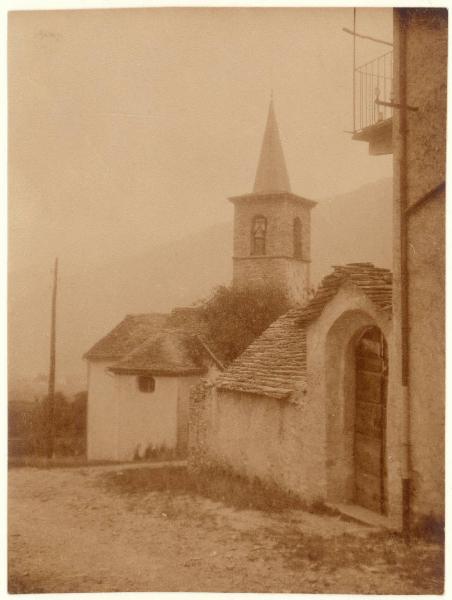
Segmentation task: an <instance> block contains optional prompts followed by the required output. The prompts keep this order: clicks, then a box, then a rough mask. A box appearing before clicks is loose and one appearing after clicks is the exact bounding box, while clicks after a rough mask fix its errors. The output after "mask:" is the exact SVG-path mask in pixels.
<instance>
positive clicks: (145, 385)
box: [138, 375, 155, 394]
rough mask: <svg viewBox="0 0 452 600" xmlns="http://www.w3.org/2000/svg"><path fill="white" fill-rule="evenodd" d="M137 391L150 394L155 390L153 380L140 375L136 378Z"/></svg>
mask: <svg viewBox="0 0 452 600" xmlns="http://www.w3.org/2000/svg"><path fill="white" fill-rule="evenodd" d="M138 389H139V390H140V392H145V393H146V394H150V393H151V392H153V391H154V390H155V379H154V378H153V377H149V376H148V375H140V376H139V377H138Z"/></svg>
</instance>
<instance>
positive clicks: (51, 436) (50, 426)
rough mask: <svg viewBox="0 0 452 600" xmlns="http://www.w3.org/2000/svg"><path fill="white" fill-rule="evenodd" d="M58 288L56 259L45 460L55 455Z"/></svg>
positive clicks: (56, 260) (56, 261)
mask: <svg viewBox="0 0 452 600" xmlns="http://www.w3.org/2000/svg"><path fill="white" fill-rule="evenodd" d="M57 286H58V258H56V259H55V267H54V273H53V293H52V313H51V324H50V369H49V391H48V396H47V416H48V419H47V458H53V456H54V453H55V362H56V361H55V358H56V357H55V339H56V300H57Z"/></svg>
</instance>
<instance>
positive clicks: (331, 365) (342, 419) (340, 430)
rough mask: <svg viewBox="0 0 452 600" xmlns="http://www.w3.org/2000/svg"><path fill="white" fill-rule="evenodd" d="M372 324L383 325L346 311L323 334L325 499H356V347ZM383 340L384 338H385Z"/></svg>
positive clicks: (363, 312) (343, 501) (364, 315)
mask: <svg viewBox="0 0 452 600" xmlns="http://www.w3.org/2000/svg"><path fill="white" fill-rule="evenodd" d="M371 327H377V328H378V329H379V330H380V331H381V333H382V334H383V338H384V331H383V328H382V327H380V324H379V323H378V322H377V321H376V319H375V318H374V317H373V316H372V315H371V314H369V313H368V312H366V311H364V310H361V309H357V310H349V311H346V312H344V313H343V314H342V315H341V316H339V317H338V318H337V319H336V320H335V322H334V323H333V324H332V325H331V327H330V328H329V330H328V333H327V336H326V348H325V350H326V352H325V358H326V373H325V375H326V477H327V481H326V482H327V499H328V501H329V502H334V503H353V502H354V501H355V457H354V443H355V408H356V388H355V383H356V370H355V362H356V361H355V349H356V345H357V342H358V340H360V339H361V337H362V336H363V334H364V333H365V332H366V331H367V330H368V329H369V328H371ZM385 343H387V342H386V339H385Z"/></svg>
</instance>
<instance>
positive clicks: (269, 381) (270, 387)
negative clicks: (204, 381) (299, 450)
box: [216, 263, 392, 400]
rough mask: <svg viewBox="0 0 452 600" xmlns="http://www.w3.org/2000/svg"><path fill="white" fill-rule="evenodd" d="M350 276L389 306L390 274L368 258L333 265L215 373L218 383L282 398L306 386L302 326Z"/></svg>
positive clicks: (388, 308) (380, 303) (374, 299)
mask: <svg viewBox="0 0 452 600" xmlns="http://www.w3.org/2000/svg"><path fill="white" fill-rule="evenodd" d="M346 281H351V282H352V283H353V284H354V285H356V286H357V287H358V288H359V289H361V290H362V291H363V292H364V293H365V294H366V295H367V296H368V297H369V298H370V299H371V300H372V302H374V303H375V304H376V306H377V308H378V309H379V310H382V311H387V312H391V310H392V274H391V272H390V271H389V270H388V269H380V268H378V267H374V265H372V264H371V263H353V264H348V265H345V266H337V267H333V272H332V273H330V274H329V275H327V276H326V277H324V279H323V280H322V282H321V284H320V286H319V288H318V290H317V292H316V294H315V295H314V297H313V298H312V299H311V300H310V301H308V302H307V303H306V304H304V305H303V306H298V307H295V308H293V309H291V310H289V312H287V313H286V314H285V315H283V316H281V317H279V319H277V320H276V321H275V322H274V323H272V324H271V325H270V327H268V329H266V330H265V331H264V333H263V334H262V335H261V336H260V337H258V338H257V339H256V340H255V341H254V342H253V343H252V344H251V345H250V346H248V348H247V349H246V350H245V351H244V352H243V353H242V354H241V355H240V356H239V357H238V358H237V359H236V360H235V361H234V362H233V363H232V364H231V365H230V367H229V368H228V369H226V370H225V371H224V372H223V373H221V375H220V376H219V377H218V379H217V381H216V386H217V387H218V388H220V389H228V390H234V391H238V392H245V393H249V394H258V395H262V396H269V397H271V398H276V399H278V400H279V399H284V398H287V397H288V396H290V394H291V393H292V392H293V391H294V390H295V389H305V388H306V353H307V348H306V330H307V328H308V326H309V324H310V323H312V322H313V321H315V320H316V319H317V318H318V317H319V316H320V314H321V313H322V311H323V309H324V308H325V306H326V305H327V304H328V302H330V301H331V300H332V298H333V297H334V296H335V294H336V293H337V292H338V291H339V289H340V287H341V286H342V284H343V283H345V282H346Z"/></svg>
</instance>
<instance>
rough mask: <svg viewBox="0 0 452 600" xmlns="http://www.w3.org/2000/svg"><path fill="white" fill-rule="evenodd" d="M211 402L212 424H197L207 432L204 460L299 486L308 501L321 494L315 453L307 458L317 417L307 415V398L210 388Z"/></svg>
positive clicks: (208, 416) (289, 486) (209, 419)
mask: <svg viewBox="0 0 452 600" xmlns="http://www.w3.org/2000/svg"><path fill="white" fill-rule="evenodd" d="M302 396H303V394H301V393H300V397H302ZM206 402H207V404H208V406H207V408H206V409H205V410H204V415H203V418H204V419H205V420H207V424H206V423H203V424H199V423H198V424H197V426H199V425H201V427H202V428H203V431H204V435H205V437H204V439H203V450H204V454H203V460H204V461H205V462H207V463H215V464H220V465H222V466H228V467H230V468H232V469H233V470H234V471H236V472H237V473H240V474H242V475H244V476H246V477H249V478H252V477H259V478H260V479H262V480H263V481H267V482H269V483H272V484H276V485H278V486H280V487H281V488H283V489H286V490H293V491H296V493H298V494H299V495H300V496H302V497H303V498H305V499H306V500H308V501H314V500H316V499H318V498H319V497H321V496H322V491H323V490H322V485H321V484H322V482H321V481H320V480H319V478H318V477H317V476H316V465H315V463H316V460H315V456H312V457H311V458H312V459H311V460H310V461H307V460H305V457H306V456H311V452H312V441H313V439H314V438H315V430H313V429H312V427H311V426H313V425H314V426H315V423H312V422H311V421H310V420H309V418H308V417H307V416H306V417H305V406H304V400H303V399H300V401H299V402H287V401H284V400H283V401H281V400H275V399H272V398H268V397H265V396H257V395H253V394H243V393H236V392H231V391H227V390H215V388H211V389H210V390H209V392H208V395H207V398H206ZM190 435H192V431H190ZM193 435H196V430H195V429H194V430H193ZM197 443H198V444H199V439H198V440H197Z"/></svg>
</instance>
